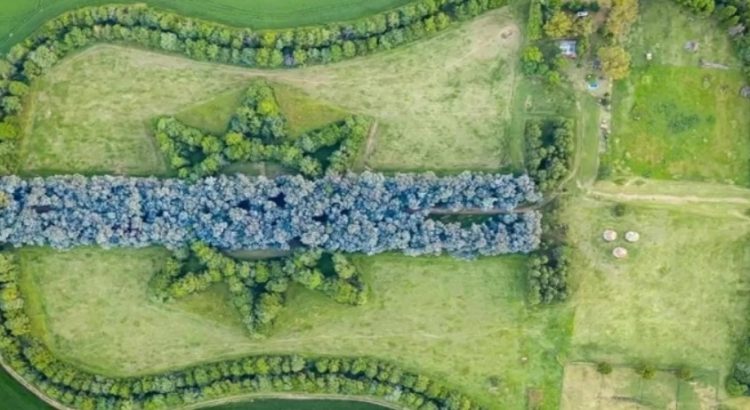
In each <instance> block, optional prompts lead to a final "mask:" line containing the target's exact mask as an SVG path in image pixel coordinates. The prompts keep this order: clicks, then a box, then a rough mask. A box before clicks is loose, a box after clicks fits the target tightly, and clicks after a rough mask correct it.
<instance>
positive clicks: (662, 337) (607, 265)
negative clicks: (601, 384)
mask: <svg viewBox="0 0 750 410" xmlns="http://www.w3.org/2000/svg"><path fill="white" fill-rule="evenodd" d="M627 206H628V208H627V209H628V212H627V214H626V215H625V216H623V217H615V216H614V215H613V213H612V208H613V203H609V202H599V201H595V200H592V199H589V198H580V199H577V200H576V202H575V204H573V205H571V206H570V207H569V208H568V209H567V211H566V219H567V222H568V224H569V226H570V229H571V237H572V242H573V246H575V248H576V252H575V257H574V264H573V271H574V272H575V273H574V282H575V285H574V286H575V287H576V288H577V289H576V292H575V294H574V297H573V300H572V303H573V304H574V305H575V306H576V319H575V332H574V334H573V338H572V346H573V347H572V352H573V353H572V357H573V358H574V359H576V360H586V361H597V360H609V361H611V362H614V363H621V364H631V365H632V364H635V363H638V362H640V361H647V362H650V363H652V364H654V365H655V366H657V367H661V368H674V367H677V366H681V365H685V366H690V367H692V368H695V369H705V370H717V371H720V372H726V371H727V370H728V369H729V367H730V365H731V362H732V357H733V355H734V349H735V348H736V346H737V343H738V341H739V340H740V338H741V337H742V336H743V335H744V332H745V328H746V316H747V307H748V295H750V281H749V280H748V277H747V271H748V269H749V268H750V251H749V250H748V249H750V248H748V239H750V237H748V233H749V232H750V219H748V218H747V217H744V216H742V215H740V216H738V215H733V214H730V213H723V212H721V213H719V212H716V215H713V216H711V214H710V213H709V212H706V209H705V208H704V207H703V206H696V207H695V209H693V206H692V205H686V204H676V205H663V204H662V205H657V204H651V205H647V204H636V203H628V205H627ZM719 209H722V208H719ZM607 228H609V229H615V230H617V231H618V232H619V233H620V235H621V237H622V235H623V233H624V232H625V231H627V230H636V231H638V232H640V234H641V240H640V241H639V242H637V243H635V244H626V243H625V242H624V241H620V242H618V243H617V244H611V243H606V242H604V241H603V240H602V239H601V235H602V232H603V231H604V230H605V229H607ZM617 245H620V246H626V247H627V248H628V249H629V251H630V255H629V257H628V258H627V259H625V260H616V259H615V258H614V257H612V255H611V252H612V249H613V248H614V247H615V246H617Z"/></svg>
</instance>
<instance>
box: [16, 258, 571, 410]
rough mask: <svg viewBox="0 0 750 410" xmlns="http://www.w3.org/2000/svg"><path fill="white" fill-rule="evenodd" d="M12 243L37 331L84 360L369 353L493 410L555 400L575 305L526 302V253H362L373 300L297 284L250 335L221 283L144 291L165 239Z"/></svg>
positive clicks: (58, 349)
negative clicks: (352, 299)
mask: <svg viewBox="0 0 750 410" xmlns="http://www.w3.org/2000/svg"><path fill="white" fill-rule="evenodd" d="M18 252H19V254H20V255H21V258H20V260H21V264H22V271H23V273H22V276H23V277H24V278H26V277H29V276H30V277H32V278H33V280H32V281H31V282H29V281H24V285H23V287H24V292H25V294H26V295H28V296H27V297H28V298H29V300H28V305H29V308H30V309H31V312H32V314H33V312H39V311H42V312H44V313H43V316H44V318H43V320H44V322H45V323H44V326H39V325H37V322H38V321H39V318H38V317H37V318H35V319H34V322H35V325H34V326H33V329H34V330H33V331H34V332H35V333H37V334H40V333H43V334H41V335H40V336H42V337H43V338H44V340H46V341H47V343H48V344H49V345H50V347H51V349H52V350H53V351H54V352H55V354H56V355H59V356H60V357H61V358H63V359H65V360H69V361H71V362H73V363H76V364H78V365H80V366H83V367H84V368H87V369H91V370H95V371H100V372H103V373H105V374H112V375H131V374H140V373H151V372H157V371H161V370H166V369H172V368H176V367H182V366H187V365H190V364H194V363H201V362H205V361H212V360H218V359H221V358H227V357H235V356H238V355H243V354H249V353H267V352H294V353H304V354H330V355H367V356H374V357H378V358H382V359H387V360H393V361H395V362H398V363H400V364H401V365H403V366H405V367H406V368H409V369H414V370H416V371H420V372H425V373H427V374H430V375H433V376H434V377H438V378H440V379H444V380H445V381H446V382H447V383H449V384H450V385H453V386H455V387H457V388H460V389H462V390H464V391H466V392H467V393H468V394H470V395H472V396H474V397H476V398H478V399H479V400H480V401H481V402H482V403H484V404H486V405H487V406H488V407H490V408H493V409H499V408H502V409H525V408H526V407H525V404H526V394H527V389H538V391H539V392H540V394H541V397H542V400H543V404H544V405H543V407H542V408H545V409H557V407H558V401H559V396H560V385H561V377H562V367H561V366H560V364H559V362H558V360H561V359H560V358H564V357H565V354H566V351H567V341H568V337H569V332H570V330H571V321H572V315H571V312H570V311H569V310H567V309H566V308H551V309H545V310H544V311H538V312H537V311H532V310H529V309H527V307H526V306H525V304H524V302H523V300H524V293H525V291H524V289H523V283H524V280H523V270H524V263H525V260H524V258H522V257H508V258H486V259H480V260H477V261H472V262H468V261H461V260H456V259H452V258H449V257H440V258H413V257H408V256H397V255H380V256H377V257H358V258H357V259H356V261H357V264H359V265H360V267H361V268H362V269H363V270H364V272H365V278H366V280H367V282H368V283H369V284H370V285H371V286H372V295H371V299H370V301H369V302H368V304H366V305H365V306H361V307H350V306H343V305H339V304H336V303H334V302H332V301H331V300H329V299H328V298H327V297H325V296H324V295H320V294H318V293H316V292H311V291H307V290H304V289H302V288H293V289H292V291H291V294H290V297H289V300H288V303H287V308H286V309H285V311H284V312H283V313H282V315H281V316H280V317H279V318H278V320H277V325H276V326H275V327H274V328H273V329H272V332H271V334H270V335H269V336H268V337H266V338H263V339H256V338H252V337H249V336H248V335H247V334H246V333H245V331H244V329H243V327H242V326H241V324H240V323H239V322H238V320H237V317H236V314H235V313H234V311H233V310H232V309H231V308H230V307H229V306H227V305H226V303H227V302H226V298H225V296H224V295H222V292H223V291H222V290H221V289H218V288H217V289H213V290H212V291H211V292H208V293H205V294H200V295H195V296H192V297H190V298H188V299H186V300H182V301H179V302H178V303H175V304H160V303H154V302H151V301H150V300H149V298H148V297H147V293H148V291H147V282H148V279H149V277H150V275H151V274H152V273H153V272H154V271H155V270H156V269H157V268H158V266H159V264H160V262H161V261H162V260H163V258H164V256H165V254H166V252H165V251H163V250H160V249H144V250H125V249H123V250H110V251H105V250H100V249H93V248H81V249H77V250H73V251H68V252H57V251H53V250H49V249H41V248H24V249H22V250H19V251H18ZM493 376H494V377H496V378H497V379H496V381H495V384H494V385H493V384H491V383H490V378H491V377H493Z"/></svg>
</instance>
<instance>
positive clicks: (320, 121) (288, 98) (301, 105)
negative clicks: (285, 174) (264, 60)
mask: <svg viewBox="0 0 750 410" xmlns="http://www.w3.org/2000/svg"><path fill="white" fill-rule="evenodd" d="M273 90H274V94H275V95H276V100H277V101H278V102H279V107H280V108H281V112H282V113H284V116H285V117H286V119H287V127H288V128H289V136H290V137H292V138H294V137H298V136H300V135H302V134H304V133H305V132H308V131H312V130H314V129H317V128H321V127H324V126H326V125H328V124H330V123H332V122H336V121H341V120H343V119H344V118H346V117H347V113H346V111H344V110H342V109H339V108H336V107H333V106H331V105H329V104H326V103H323V102H321V101H320V100H317V99H315V98H312V97H310V96H309V95H307V94H305V93H301V92H300V91H299V90H298V89H296V88H294V87H290V86H288V85H284V84H280V83H275V84H273Z"/></svg>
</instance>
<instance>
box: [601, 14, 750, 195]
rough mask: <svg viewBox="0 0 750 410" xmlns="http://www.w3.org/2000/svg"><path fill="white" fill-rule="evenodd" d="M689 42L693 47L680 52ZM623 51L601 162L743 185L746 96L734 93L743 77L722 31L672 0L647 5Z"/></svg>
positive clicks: (749, 145) (748, 166)
mask: <svg viewBox="0 0 750 410" xmlns="http://www.w3.org/2000/svg"><path fill="white" fill-rule="evenodd" d="M664 16H669V18H665V17H664ZM688 42H695V43H697V44H698V46H697V50H694V51H688V50H686V49H685V45H686V43H688ZM628 48H629V51H630V52H631V54H632V55H633V70H632V73H631V75H630V77H629V78H628V79H626V80H623V81H620V82H619V83H617V84H616V85H615V88H614V92H613V113H612V134H611V136H610V138H609V140H608V151H607V154H606V155H605V158H604V163H605V164H606V166H607V167H610V169H612V171H614V173H615V174H625V175H639V176H644V177H649V178H659V179H684V180H694V181H715V182H721V183H735V184H741V185H747V184H749V183H750V137H748V135H750V100H747V99H745V98H742V97H741V96H740V89H741V88H742V86H743V85H745V84H746V79H745V78H744V76H743V75H742V73H741V71H740V65H739V62H738V60H737V58H736V57H735V55H734V52H733V49H732V45H731V41H730V39H729V37H728V36H727V35H726V33H725V30H724V29H722V28H721V27H719V26H718V25H717V24H716V23H715V22H714V21H713V20H711V19H708V18H705V17H699V16H695V15H693V14H691V13H689V12H686V11H685V10H683V9H682V8H681V7H679V6H677V5H675V4H673V2H669V1H659V2H646V3H644V4H642V5H641V17H640V20H639V23H638V24H637V25H636V26H635V28H634V30H633V33H632V34H631V36H630V41H629V47H628ZM647 53H651V54H652V60H651V61H647V59H646V54H647ZM701 61H703V62H705V63H710V64H719V65H720V66H711V67H707V66H702V65H701Z"/></svg>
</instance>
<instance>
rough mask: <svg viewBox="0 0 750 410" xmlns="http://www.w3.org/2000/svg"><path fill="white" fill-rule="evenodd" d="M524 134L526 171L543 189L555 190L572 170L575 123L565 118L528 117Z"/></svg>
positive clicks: (545, 190)
mask: <svg viewBox="0 0 750 410" xmlns="http://www.w3.org/2000/svg"><path fill="white" fill-rule="evenodd" d="M524 137H525V138H524V139H525V140H526V170H527V172H528V173H529V175H530V176H531V177H532V178H533V179H534V182H535V183H536V185H537V187H538V188H539V189H540V190H541V191H542V192H549V191H553V190H555V189H558V188H559V187H560V184H561V183H562V181H563V180H564V179H565V178H566V177H568V175H570V173H571V172H572V169H571V168H572V166H573V154H574V151H575V124H574V123H573V121H571V120H570V119H564V118H556V119H549V120H536V119H534V120H529V121H528V122H526V129H525V131H524Z"/></svg>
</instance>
